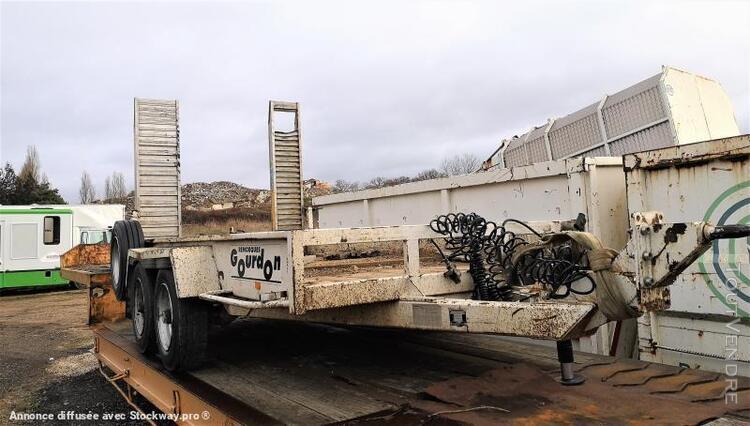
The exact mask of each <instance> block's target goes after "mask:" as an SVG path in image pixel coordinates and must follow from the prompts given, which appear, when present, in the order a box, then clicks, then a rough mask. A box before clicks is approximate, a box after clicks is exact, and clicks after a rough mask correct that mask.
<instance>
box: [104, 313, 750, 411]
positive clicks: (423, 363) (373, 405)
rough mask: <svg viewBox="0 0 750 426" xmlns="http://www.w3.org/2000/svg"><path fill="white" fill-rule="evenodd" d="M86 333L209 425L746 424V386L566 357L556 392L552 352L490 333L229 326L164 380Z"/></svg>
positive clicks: (167, 404) (110, 361)
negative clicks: (198, 364) (202, 358)
mask: <svg viewBox="0 0 750 426" xmlns="http://www.w3.org/2000/svg"><path fill="white" fill-rule="evenodd" d="M93 330H94V335H95V338H96V352H97V357H99V359H100V360H101V361H102V363H103V364H104V365H105V366H106V369H107V370H111V371H112V372H113V373H114V375H110V377H113V376H114V377H118V378H121V379H122V380H123V381H125V382H127V384H128V385H129V386H131V387H132V389H133V390H135V391H137V392H138V393H140V394H142V395H143V396H145V397H146V398H147V399H149V400H150V401H151V402H152V403H153V404H154V405H155V406H157V407H159V408H160V409H162V410H163V411H164V412H166V413H181V414H186V415H192V414H200V415H202V416H205V417H207V418H209V419H210V422H211V423H213V424H235V423H236V424H259V423H263V424H267V423H284V424H328V423H336V422H345V423H353V424H356V423H360V422H361V423H364V422H368V423H369V422H373V421H374V422H376V423H388V422H394V423H398V424H402V423H410V424H418V423H420V422H426V421H430V420H432V421H436V422H437V423H438V424H456V422H467V423H470V424H488V423H510V422H518V423H526V424H535V423H539V422H542V423H546V422H555V423H606V424H624V423H627V422H634V421H635V422H643V421H651V422H655V423H657V424H698V423H702V422H705V421H707V420H709V419H715V418H719V417H722V416H729V415H731V416H736V417H737V418H738V419H744V421H748V420H750V417H748V416H750V383H749V381H748V379H747V378H742V379H737V378H728V377H725V376H722V375H719V374H716V373H710V372H703V371H699V370H689V369H680V368H677V367H671V366H665V365H660V364H653V363H647V362H640V361H633V360H616V359H614V358H611V357H604V356H599V355H591V354H584V353H578V354H577V360H578V362H579V363H580V364H577V367H578V368H577V369H578V371H580V372H581V373H582V374H584V375H586V376H587V378H588V380H587V381H586V383H585V384H583V385H581V386H576V387H563V386H561V385H560V384H559V383H558V382H557V381H556V379H555V378H556V376H557V375H558V374H559V373H558V368H559V365H558V362H557V358H556V352H555V349H554V348H553V347H543V346H538V345H534V344H528V343H519V342H517V341H509V340H506V339H504V338H499V337H493V336H481V335H451V334H448V333H437V332H419V333H415V332H413V331H408V330H393V331H391V330H382V329H381V330H375V329H367V328H340V327H332V326H325V325H316V324H309V323H292V322H284V321H268V320H262V319H249V320H239V321H236V322H235V323H233V324H232V325H231V326H229V327H228V328H225V329H223V330H220V331H218V332H217V333H214V334H212V335H211V345H210V347H211V348H212V350H211V352H210V354H209V356H210V358H211V359H210V360H209V362H207V363H206V366H205V367H204V368H201V369H198V370H196V371H192V372H190V373H178V374H173V373H169V372H167V371H165V370H164V369H163V368H162V367H161V365H160V363H159V362H158V360H155V359H150V358H146V357H144V356H142V355H141V354H139V352H138V350H137V348H136V346H135V343H134V342H133V340H132V336H131V332H130V330H131V328H130V324H129V322H127V321H120V322H114V323H108V324H106V325H100V326H96V327H95V328H94V329H93ZM254 342H264V344H263V345H262V346H258V345H256V344H255V343H254ZM735 379H736V380H738V383H737V384H736V385H730V382H729V381H728V380H735ZM732 387H735V388H737V391H736V394H735V395H736V398H737V399H736V403H735V402H732V401H734V399H733V398H734V396H732V395H731V394H732V392H734V391H730V390H728V388H729V389H731V388H732ZM204 412H207V413H208V414H203V413H204ZM743 416H744V417H743ZM205 417H204V418H202V419H199V420H197V421H186V422H185V423H187V424H191V423H200V422H201V421H204V420H205V419H206V418H205Z"/></svg>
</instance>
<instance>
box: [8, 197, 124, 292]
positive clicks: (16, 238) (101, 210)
mask: <svg viewBox="0 0 750 426" xmlns="http://www.w3.org/2000/svg"><path fill="white" fill-rule="evenodd" d="M124 216H125V206H123V205H117V204H109V205H82V206H68V205H32V206H0V292H2V291H3V290H7V289H11V288H23V287H44V286H56V285H67V284H68V281H67V280H64V279H62V278H61V277H60V255H61V254H62V253H64V252H66V251H67V250H69V249H71V248H72V247H73V246H75V245H77V244H97V243H100V242H109V238H110V228H111V227H112V224H113V223H115V221H117V220H122V219H123V218H124Z"/></svg>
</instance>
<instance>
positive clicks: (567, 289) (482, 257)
mask: <svg viewBox="0 0 750 426" xmlns="http://www.w3.org/2000/svg"><path fill="white" fill-rule="evenodd" d="M509 222H514V223H517V224H519V225H521V226H523V227H525V228H527V229H528V230H529V231H530V232H531V233H533V234H535V235H536V236H538V237H541V235H540V234H539V233H538V232H536V231H535V230H534V229H533V228H531V227H530V226H528V225H527V224H526V223H524V222H521V221H518V220H516V219H506V220H505V221H503V223H502V224H501V225H500V226H498V225H497V224H496V223H495V222H492V221H488V220H486V219H484V218H483V217H481V216H479V215H478V214H476V213H469V214H465V213H457V214H448V215H441V216H438V217H437V218H435V219H433V220H432V221H431V222H430V228H431V229H432V230H433V231H435V232H437V233H439V234H441V235H445V236H446V239H445V248H446V251H447V252H448V255H447V256H446V260H447V261H455V262H463V263H468V264H469V274H470V275H471V277H472V279H473V280H474V284H475V287H474V298H475V299H479V300H505V301H510V300H517V299H518V293H516V292H515V291H514V290H513V286H514V285H517V286H524V285H531V284H535V283H539V284H541V285H543V286H544V287H545V289H547V290H548V297H549V298H552V299H561V298H564V297H567V296H568V295H570V294H571V293H574V294H589V293H591V292H593V291H594V289H595V288H596V284H595V283H594V281H593V279H591V277H590V276H589V275H588V273H587V266H586V265H585V264H584V262H585V260H586V257H585V253H584V252H583V251H580V250H577V249H576V248H575V247H574V246H572V245H571V244H563V245H560V246H555V247H553V248H546V249H540V250H536V251H530V252H529V253H526V254H524V255H522V256H521V257H520V258H519V259H518V260H517V261H516V262H515V264H514V262H513V255H514V253H515V252H516V251H517V250H518V249H519V248H520V247H522V246H524V245H527V244H528V242H527V241H526V240H525V239H524V238H522V237H520V236H518V235H516V234H515V233H513V232H511V231H508V230H507V229H506V228H505V225H506V224H507V223H509ZM582 278H588V280H589V281H590V282H591V287H590V288H587V289H585V290H580V289H575V288H573V287H572V285H573V283H574V282H576V281H578V280H580V279H582ZM561 289H562V291H561Z"/></svg>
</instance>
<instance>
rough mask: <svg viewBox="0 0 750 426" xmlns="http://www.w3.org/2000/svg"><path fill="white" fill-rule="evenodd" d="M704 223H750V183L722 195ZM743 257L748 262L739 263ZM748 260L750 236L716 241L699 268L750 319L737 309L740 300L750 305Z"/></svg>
mask: <svg viewBox="0 0 750 426" xmlns="http://www.w3.org/2000/svg"><path fill="white" fill-rule="evenodd" d="M703 220H704V221H706V222H709V223H712V224H714V225H726V224H742V225H746V224H748V223H750V181H747V182H742V183H740V184H737V185H735V186H733V187H731V188H729V189H727V190H726V191H724V192H723V193H722V194H721V195H719V197H718V198H716V200H714V202H713V203H712V204H711V205H710V206H709V208H708V210H707V211H706V214H705V216H704V217H703ZM708 256H711V260H710V261H708V260H707V259H706V257H708ZM745 256H747V257H745ZM743 258H744V259H746V261H745V262H744V263H738V262H737V261H738V259H743ZM748 258H750V237H748V238H746V239H742V240H740V239H736V238H733V239H728V240H716V241H714V242H713V246H712V249H711V250H710V251H708V252H707V253H706V254H705V255H704V256H703V257H702V258H701V261H700V262H698V269H699V270H700V271H701V273H702V275H703V279H704V280H705V281H706V284H707V285H708V288H709V289H710V290H711V292H712V293H714V295H715V296H716V297H717V298H718V299H719V300H720V301H721V302H722V303H723V304H724V305H726V306H727V307H728V308H730V309H732V310H733V311H736V312H737V314H738V315H740V316H743V317H749V316H750V313H748V312H747V311H745V310H743V309H741V308H739V307H738V306H737V303H738V301H737V299H740V300H742V301H744V302H745V303H750V294H749V292H748V287H750V277H748V275H750V273H749V272H748V271H747V270H745V271H743V270H742V267H743V266H744V267H745V268H747V264H748V261H747V259H748ZM714 274H715V275H714ZM712 276H718V278H719V283H715V282H713V281H712V280H711V277H712ZM717 284H718V285H717ZM719 286H723V287H724V291H720V290H719ZM730 294H734V296H733V298H734V299H735V300H734V303H731V302H730V301H728V300H727V299H728V297H729V296H730Z"/></svg>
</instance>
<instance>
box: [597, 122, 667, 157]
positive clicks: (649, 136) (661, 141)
mask: <svg viewBox="0 0 750 426" xmlns="http://www.w3.org/2000/svg"><path fill="white" fill-rule="evenodd" d="M669 125H670V124H669V122H668V121H665V122H663V123H661V124H659V125H656V126H653V127H649V128H648V129H645V130H642V131H640V132H637V133H633V134H632V135H630V136H626V137H624V138H622V139H618V140H616V141H614V142H612V143H611V144H610V151H611V152H612V155H623V154H630V153H632V152H638V151H645V150H649V149H656V148H664V147H667V146H671V145H672V144H673V141H672V131H671V129H670V128H669Z"/></svg>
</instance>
